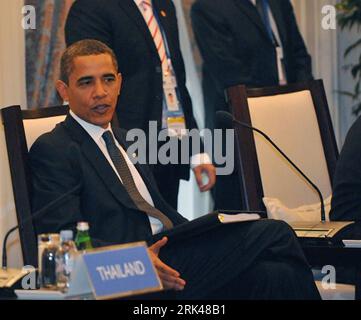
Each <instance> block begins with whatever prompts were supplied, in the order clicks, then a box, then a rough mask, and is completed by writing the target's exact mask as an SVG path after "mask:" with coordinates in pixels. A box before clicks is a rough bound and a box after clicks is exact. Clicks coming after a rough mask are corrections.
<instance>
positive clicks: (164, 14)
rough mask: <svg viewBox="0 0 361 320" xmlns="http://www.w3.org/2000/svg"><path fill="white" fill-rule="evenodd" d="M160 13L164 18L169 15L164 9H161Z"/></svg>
mask: <svg viewBox="0 0 361 320" xmlns="http://www.w3.org/2000/svg"><path fill="white" fill-rule="evenodd" d="M160 14H161V16H162V17H164V18H165V17H166V16H167V14H166V13H165V11H164V10H161V11H160Z"/></svg>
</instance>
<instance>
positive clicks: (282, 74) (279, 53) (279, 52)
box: [251, 0, 287, 85]
mask: <svg viewBox="0 0 361 320" xmlns="http://www.w3.org/2000/svg"><path fill="white" fill-rule="evenodd" d="M251 2H252V3H253V4H254V6H256V0H251ZM268 16H269V21H270V23H271V29H272V32H273V34H274V36H275V38H276V41H277V43H278V44H279V47H278V48H276V52H277V69H278V78H279V84H280V85H284V84H287V79H286V75H285V71H284V68H283V63H282V59H283V57H284V55H283V46H282V41H281V37H280V33H279V31H278V28H277V24H276V20H275V19H274V16H273V13H272V11H271V9H270V8H269V7H268Z"/></svg>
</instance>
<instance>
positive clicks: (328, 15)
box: [321, 5, 337, 30]
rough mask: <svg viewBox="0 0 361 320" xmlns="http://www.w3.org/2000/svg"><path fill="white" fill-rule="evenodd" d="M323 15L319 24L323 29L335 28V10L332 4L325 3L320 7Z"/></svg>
mask: <svg viewBox="0 0 361 320" xmlns="http://www.w3.org/2000/svg"><path fill="white" fill-rule="evenodd" d="M321 13H322V15H323V18H322V21H321V26H322V29H323V30H336V26H337V20H336V16H337V11H336V7H335V6H333V5H325V6H323V7H322V9H321Z"/></svg>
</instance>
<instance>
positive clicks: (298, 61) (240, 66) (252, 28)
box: [191, 0, 312, 209]
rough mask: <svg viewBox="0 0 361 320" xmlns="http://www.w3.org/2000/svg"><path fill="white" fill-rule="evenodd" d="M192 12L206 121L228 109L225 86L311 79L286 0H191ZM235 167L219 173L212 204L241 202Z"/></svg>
mask: <svg viewBox="0 0 361 320" xmlns="http://www.w3.org/2000/svg"><path fill="white" fill-rule="evenodd" d="M191 18H192V24H193V29H194V33H195V37H196V41H197V43H198V46H199V48H200V51H201V54H202V57H203V60H204V64H203V91H204V97H205V98H204V100H205V101H204V103H205V112H206V126H207V127H208V128H211V129H213V128H214V120H215V119H214V117H215V114H216V112H217V111H218V110H227V111H228V107H227V105H226V102H225V99H224V90H225V89H226V88H228V87H231V86H234V85H237V84H243V85H246V86H248V87H265V86H276V85H280V84H281V85H282V84H287V83H293V82H299V81H305V80H310V79H312V72H311V58H310V55H309V54H308V52H307V49H306V47H305V44H304V41H303V39H302V37H301V35H300V32H299V30H298V27H297V23H296V19H295V16H294V12H293V8H292V5H291V3H290V1H289V0H196V1H195V3H194V4H193V6H192V11H191ZM235 186H239V182H238V177H237V173H235V172H233V174H232V175H230V176H223V177H221V176H218V177H217V186H216V188H215V189H216V190H215V203H216V204H215V205H216V208H222V209H238V208H240V206H241V204H240V200H239V199H240V197H239V192H240V187H238V188H237V187H235ZM225 191H226V192H225Z"/></svg>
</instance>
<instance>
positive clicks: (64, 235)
mask: <svg viewBox="0 0 361 320" xmlns="http://www.w3.org/2000/svg"><path fill="white" fill-rule="evenodd" d="M71 240H73V231H72V230H62V231H60V241H61V242H63V241H71Z"/></svg>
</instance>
